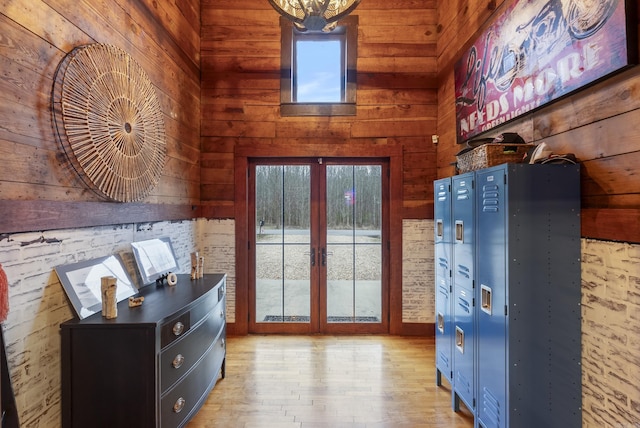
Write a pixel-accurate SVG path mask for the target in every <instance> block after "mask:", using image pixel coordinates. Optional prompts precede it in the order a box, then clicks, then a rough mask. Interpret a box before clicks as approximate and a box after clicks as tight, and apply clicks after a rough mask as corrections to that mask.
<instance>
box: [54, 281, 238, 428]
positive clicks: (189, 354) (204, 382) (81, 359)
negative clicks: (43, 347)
mask: <svg viewBox="0 0 640 428" xmlns="http://www.w3.org/2000/svg"><path fill="white" fill-rule="evenodd" d="M225 283H226V275H224V274H207V275H204V277H203V278H201V279H198V280H191V279H190V276H189V275H178V283H177V284H176V285H175V286H169V285H167V284H164V285H155V284H152V285H148V286H146V287H144V288H142V289H141V290H140V293H139V294H140V295H141V296H144V298H145V300H144V303H143V304H142V306H138V307H133V308H130V307H129V306H128V301H127V300H126V299H125V300H123V301H122V302H120V303H118V317H117V318H115V319H111V320H108V319H106V318H103V317H102V314H101V313H100V312H98V313H96V314H93V315H92V316H90V317H88V318H85V319H83V320H78V319H73V320H70V321H67V322H65V323H63V324H62V325H61V335H62V338H61V339H62V426H63V427H65V428H67V427H78V428H80V427H82V428H86V427H109V428H114V427H136V428H143V427H153V428H159V427H162V428H168V427H182V426H184V425H185V424H186V423H187V422H188V421H189V420H190V419H191V417H192V416H193V415H194V414H195V413H196V412H197V411H198V410H199V409H200V407H201V406H202V404H203V403H204V401H205V400H206V398H207V395H208V394H209V392H210V391H211V390H212V389H213V387H214V386H215V384H216V382H217V381H218V379H219V378H220V377H222V378H224V375H225V356H226V343H225V341H226V332H225V326H226V325H225Z"/></svg>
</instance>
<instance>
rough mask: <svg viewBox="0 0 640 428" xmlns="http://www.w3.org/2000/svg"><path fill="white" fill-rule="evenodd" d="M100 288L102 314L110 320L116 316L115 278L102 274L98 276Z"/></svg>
mask: <svg viewBox="0 0 640 428" xmlns="http://www.w3.org/2000/svg"><path fill="white" fill-rule="evenodd" d="M100 280H101V281H100V282H101V283H100V290H101V291H102V316H103V317H105V318H106V319H108V320H110V319H112V318H116V317H117V316H118V306H117V304H118V300H117V299H116V290H117V287H118V285H117V283H116V282H117V280H118V279H117V278H116V277H115V276H103V277H102V278H100Z"/></svg>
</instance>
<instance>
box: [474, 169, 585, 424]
mask: <svg viewBox="0 0 640 428" xmlns="http://www.w3.org/2000/svg"><path fill="white" fill-rule="evenodd" d="M476 205H477V209H476V232H477V233H476V272H475V274H476V284H477V287H476V288H477V294H476V297H477V299H478V300H477V301H478V310H477V335H478V337H477V348H476V352H477V365H476V372H477V383H478V384H477V391H478V395H477V399H478V403H477V409H476V424H477V426H479V427H483V428H507V427H513V428H516V427H517V428H528V427H531V428H533V427H547V428H553V427H558V428H560V427H562V428H571V427H580V426H581V409H580V406H581V368H580V356H581V351H580V334H581V327H580V174H579V167H578V166H576V165H521V164H506V165H500V166H497V167H493V168H487V169H484V170H480V171H477V172H476Z"/></svg>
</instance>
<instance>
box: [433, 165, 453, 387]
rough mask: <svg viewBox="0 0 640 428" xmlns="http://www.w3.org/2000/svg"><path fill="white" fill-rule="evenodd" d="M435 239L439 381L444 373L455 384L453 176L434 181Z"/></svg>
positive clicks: (437, 379)
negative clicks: (452, 268)
mask: <svg viewBox="0 0 640 428" xmlns="http://www.w3.org/2000/svg"><path fill="white" fill-rule="evenodd" d="M433 187H434V188H433V194H434V195H435V197H434V229H435V230H434V243H435V270H436V273H435V281H436V283H435V292H436V296H435V303H436V313H435V316H436V333H435V334H436V384H437V385H438V386H440V385H441V384H442V376H444V377H445V379H446V380H447V382H449V384H450V385H453V382H452V376H453V355H452V352H453V338H454V335H453V317H452V312H451V305H452V300H451V293H452V291H453V287H452V285H451V262H452V261H451V259H452V251H453V248H452V245H453V242H452V241H453V234H452V229H451V178H444V179H441V180H437V181H435V182H434V186H433Z"/></svg>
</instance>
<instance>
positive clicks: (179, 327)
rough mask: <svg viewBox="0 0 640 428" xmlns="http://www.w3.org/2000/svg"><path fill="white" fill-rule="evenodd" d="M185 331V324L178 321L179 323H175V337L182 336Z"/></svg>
mask: <svg viewBox="0 0 640 428" xmlns="http://www.w3.org/2000/svg"><path fill="white" fill-rule="evenodd" d="M183 331H184V324H182V323H181V322H180V321H178V322H177V323H175V324H174V325H173V334H174V335H176V336H180V335H181V334H182V332H183Z"/></svg>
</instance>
